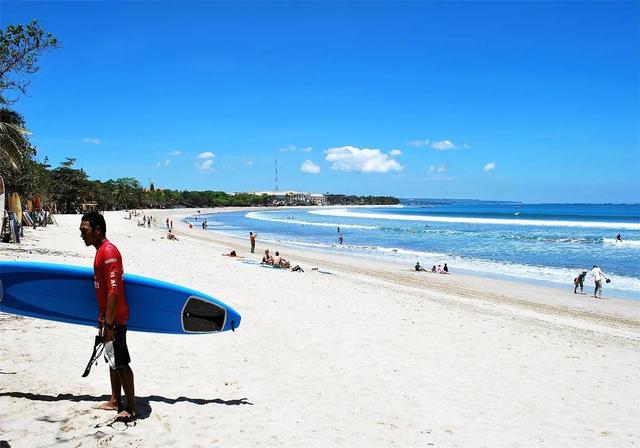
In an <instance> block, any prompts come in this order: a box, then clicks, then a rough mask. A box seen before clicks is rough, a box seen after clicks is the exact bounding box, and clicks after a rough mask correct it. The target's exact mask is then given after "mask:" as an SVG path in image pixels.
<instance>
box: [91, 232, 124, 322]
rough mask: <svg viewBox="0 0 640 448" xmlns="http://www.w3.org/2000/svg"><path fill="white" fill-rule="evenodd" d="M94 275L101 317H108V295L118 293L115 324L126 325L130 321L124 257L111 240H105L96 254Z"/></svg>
mask: <svg viewBox="0 0 640 448" xmlns="http://www.w3.org/2000/svg"><path fill="white" fill-rule="evenodd" d="M93 273H94V274H93V280H94V284H95V287H96V300H97V302H98V308H99V309H100V317H101V318H105V317H106V315H107V295H109V294H110V293H117V294H118V304H117V305H116V315H115V323H117V324H126V323H127V321H128V320H129V305H127V298H126V296H125V295H124V281H123V278H122V276H123V275H124V269H123V268H122V256H121V255H120V251H119V250H118V248H117V247H116V246H114V245H113V244H112V243H111V242H110V241H109V240H105V241H104V242H103V243H102V245H100V247H99V248H98V251H97V252H96V258H95V259H94V260H93Z"/></svg>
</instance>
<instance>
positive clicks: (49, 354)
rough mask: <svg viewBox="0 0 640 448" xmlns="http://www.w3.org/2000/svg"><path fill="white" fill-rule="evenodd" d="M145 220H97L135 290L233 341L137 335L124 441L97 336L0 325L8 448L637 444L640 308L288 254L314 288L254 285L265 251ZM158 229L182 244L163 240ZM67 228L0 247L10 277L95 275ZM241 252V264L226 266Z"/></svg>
mask: <svg viewBox="0 0 640 448" xmlns="http://www.w3.org/2000/svg"><path fill="white" fill-rule="evenodd" d="M143 213H146V214H149V213H150V214H152V215H154V216H155V217H156V219H157V220H158V224H159V225H160V227H159V228H151V229H149V228H145V227H138V226H137V224H136V220H135V218H134V219H132V220H128V219H124V217H125V213H124V212H106V213H105V218H106V220H107V236H108V238H109V239H110V240H111V241H112V242H113V243H114V244H115V245H116V246H117V247H118V249H119V250H120V252H121V253H122V255H123V261H124V269H125V276H126V274H127V273H130V274H136V275H142V276H146V277H151V278H156V279H162V280H164V281H167V282H170V283H175V284H179V285H183V286H185V287H188V288H191V289H195V290H196V291H202V292H204V293H206V294H209V295H211V296H213V297H216V298H218V299H220V300H222V301H223V302H225V303H227V304H228V305H230V306H232V307H233V308H234V309H235V310H237V311H238V312H239V313H240V314H241V315H242V324H241V326H240V327H239V328H238V329H237V330H236V331H235V332H234V333H231V332H224V333H221V334H217V335H160V334H153V333H142V332H135V331H131V332H130V333H128V334H127V341H128V345H129V350H130V352H131V356H132V366H131V367H132V369H133V371H134V372H135V378H136V397H137V405H138V414H139V419H138V421H137V422H136V425H135V426H133V425H131V426H125V425H123V424H114V425H109V424H108V422H110V421H111V420H112V419H113V415H112V414H111V413H108V412H105V411H99V410H94V409H92V408H91V407H92V405H94V404H96V403H100V402H102V401H105V399H106V398H108V397H106V396H105V394H107V393H108V391H109V379H108V376H109V375H108V370H107V367H106V365H105V364H104V362H102V361H101V362H99V363H98V365H96V366H94V367H93V369H92V372H91V374H90V375H89V376H88V377H87V378H82V377H81V373H82V371H83V369H84V368H85V365H86V362H87V358H88V356H89V355H90V352H91V348H92V343H93V339H94V336H95V329H94V328H92V327H88V326H79V325H70V324H64V323H58V322H54V321H49V320H38V319H32V318H25V317H21V316H14V315H9V314H3V313H0V331H2V335H3V337H2V343H1V344H0V359H2V360H3V362H2V364H1V365H0V409H3V410H4V412H3V413H2V423H1V427H0V429H1V432H2V435H1V436H0V440H2V441H6V442H7V443H8V444H9V445H10V446H12V447H14V448H16V447H32V446H50V445H54V444H60V443H62V444H64V445H69V446H76V447H81V448H85V447H94V446H96V445H98V446H124V445H126V446H136V447H144V446H152V445H158V444H162V445H163V446H238V447H247V448H249V447H255V446H265V445H266V446H281V447H291V446H305V447H307V446H308V447H313V448H315V447H318V448H320V447H327V446H332V447H339V448H342V447H344V448H350V447H353V446H358V445H366V446H370V447H373V448H378V447H380V448H383V447H384V448H386V447H388V446H392V445H395V446H465V447H466V446H469V447H471V446H473V447H475V446H492V447H510V446H533V445H537V446H548V447H554V448H555V447H557V446H563V447H565V446H566V447H574V446H575V447H582V446H594V447H602V448H605V447H610V446H633V445H634V444H635V443H637V440H639V437H640V430H638V429H637V425H636V423H637V421H638V418H640V414H639V413H638V409H637V405H636V403H638V402H639V401H640V356H638V354H639V353H640V306H639V304H638V303H637V302H634V301H631V300H617V299H610V300H585V299H584V297H580V298H578V297H574V296H573V294H572V292H571V293H567V294H565V295H560V296H559V295H558V293H557V291H555V290H552V289H550V288H543V287H535V286H534V287H530V288H522V285H521V284H519V283H518V284H516V283H513V282H502V281H488V280H485V279H482V278H476V277H471V276H465V275H461V274H452V275H432V274H427V273H423V272H415V271H411V270H409V269H406V270H405V269H400V268H398V267H397V266H390V265H388V264H387V263H379V262H376V261H375V260H366V259H364V260H361V259H357V260H353V259H352V258H351V257H347V256H334V255H332V254H328V255H327V254H324V255H323V254H319V253H308V251H306V252H305V251H299V250H295V249H290V248H284V249H282V252H283V256H284V257H285V258H287V259H288V260H290V261H291V263H292V265H295V264H299V265H300V266H302V267H303V268H304V272H292V271H290V270H283V269H271V268H261V267H260V266H259V265H257V263H256V262H257V261H259V260H260V258H261V252H262V250H263V249H264V245H263V243H262V242H261V241H260V239H258V242H257V247H256V253H255V254H249V247H248V246H249V244H248V241H246V242H244V243H245V244H244V245H241V244H239V243H240V242H239V241H237V240H236V239H234V238H230V237H225V236H223V235H219V234H215V233H214V232H208V231H207V232H204V231H196V229H195V228H194V229H191V230H190V229H188V227H187V226H186V225H185V224H183V223H181V222H180V221H179V219H181V218H180V216H181V215H184V214H189V213H191V210H181V213H175V210H169V211H166V210H164V211H162V210H154V211H151V212H149V211H144V212H143ZM165 216H171V219H173V220H174V230H175V233H176V234H177V237H178V239H179V241H170V240H167V238H166V234H167V232H166V230H165V229H164V228H162V227H163V224H164V219H165V218H164V217H165ZM56 218H57V221H58V223H59V226H56V225H53V226H50V227H47V228H37V229H36V230H33V229H25V237H26V238H25V239H24V240H23V241H24V243H22V244H21V245H19V246H18V245H0V260H4V259H11V260H21V261H37V262H51V263H64V264H67V265H79V266H85V267H90V266H92V263H93V259H94V256H95V249H94V248H93V247H86V246H85V245H84V242H83V241H82V240H81V238H80V234H79V231H78V226H79V221H80V215H58V216H57V217H56ZM160 218H162V221H160ZM230 249H235V250H236V251H237V252H238V254H239V255H242V256H245V257H247V258H243V259H232V258H230V257H224V256H222V253H225V252H228V251H229V250H230ZM270 249H272V250H276V249H281V248H280V247H277V248H274V247H271V248H270ZM248 261H250V262H248ZM313 267H317V268H318V270H312V268H313ZM125 279H126V277H125ZM87 300H90V301H92V302H93V301H95V298H94V297H87ZM96 313H97V311H96ZM114 414H115V413H114Z"/></svg>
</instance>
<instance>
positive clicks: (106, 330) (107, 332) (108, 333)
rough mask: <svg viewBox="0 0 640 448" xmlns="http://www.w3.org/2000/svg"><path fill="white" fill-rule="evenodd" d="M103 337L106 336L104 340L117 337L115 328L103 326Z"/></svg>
mask: <svg viewBox="0 0 640 448" xmlns="http://www.w3.org/2000/svg"><path fill="white" fill-rule="evenodd" d="M102 337H103V338H104V342H109V341H113V340H114V339H115V334H114V330H112V329H111V328H108V327H107V326H104V327H102Z"/></svg>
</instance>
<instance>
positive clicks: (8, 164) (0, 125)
mask: <svg viewBox="0 0 640 448" xmlns="http://www.w3.org/2000/svg"><path fill="white" fill-rule="evenodd" d="M28 135H29V131H27V130H26V129H25V122H24V118H22V115H20V114H19V113H18V112H15V111H13V110H10V109H7V108H5V107H2V108H0V166H2V168H4V169H10V170H11V171H18V170H19V169H20V168H21V167H22V165H24V163H25V161H26V160H28V159H30V158H31V157H33V156H34V155H35V154H36V150H35V148H34V147H33V146H31V143H29V139H28V138H27V136H28Z"/></svg>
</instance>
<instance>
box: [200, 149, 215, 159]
mask: <svg viewBox="0 0 640 448" xmlns="http://www.w3.org/2000/svg"><path fill="white" fill-rule="evenodd" d="M215 156H216V155H215V154H214V153H212V152H211V151H207V152H201V153H200V154H198V159H213V158H214V157H215Z"/></svg>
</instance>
